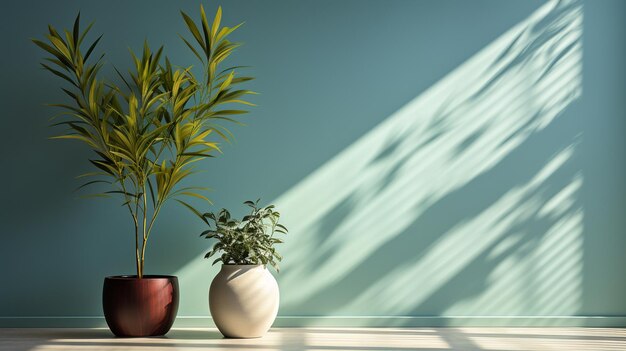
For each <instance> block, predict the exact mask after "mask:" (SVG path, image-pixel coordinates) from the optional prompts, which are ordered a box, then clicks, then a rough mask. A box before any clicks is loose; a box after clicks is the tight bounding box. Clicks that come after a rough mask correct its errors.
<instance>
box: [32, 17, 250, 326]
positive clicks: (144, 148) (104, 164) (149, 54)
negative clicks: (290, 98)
mask: <svg viewBox="0 0 626 351" xmlns="http://www.w3.org/2000/svg"><path fill="white" fill-rule="evenodd" d="M181 14H182V16H183V19H184V21H185V23H186V25H187V27H188V29H189V31H190V32H191V35H192V36H193V40H191V42H195V43H194V44H192V43H191V42H190V41H188V40H187V39H185V38H183V37H182V36H181V38H182V40H183V41H184V42H185V44H186V45H187V46H188V47H189V49H191V51H192V53H193V54H194V55H195V56H196V57H197V58H198V60H199V61H200V63H201V68H202V74H203V76H202V77H196V75H194V70H193V69H192V68H191V67H187V68H175V67H174V66H173V65H172V64H171V63H170V61H169V60H168V59H167V58H166V57H164V55H163V54H162V53H163V48H162V47H161V48H159V49H158V50H157V51H155V52H153V51H152V50H151V49H150V47H149V46H148V44H147V43H145V44H144V47H143V52H142V54H141V55H140V57H137V56H136V55H135V54H133V53H132V52H131V56H132V59H133V66H132V69H131V70H129V72H128V74H127V75H123V74H121V73H120V72H119V71H117V70H116V72H117V74H118V75H119V79H120V80H121V82H122V84H120V85H116V84H114V83H113V82H112V81H111V80H106V81H105V79H103V78H101V75H100V72H101V68H102V67H103V66H104V62H103V61H102V57H103V56H104V55H101V56H99V57H98V56H96V55H95V52H94V50H95V48H96V46H97V45H98V43H99V41H100V39H101V37H102V36H100V37H98V38H97V39H96V40H95V41H93V42H91V43H90V44H89V45H88V46H87V45H86V44H85V37H86V35H87V33H88V32H89V30H90V28H91V25H89V26H88V27H87V28H86V29H85V30H84V31H81V29H80V14H79V15H78V16H77V17H76V20H75V22H74V26H73V29H72V30H71V31H70V30H65V31H64V32H63V33H59V32H58V31H57V30H56V29H55V28H54V27H52V26H48V31H49V34H48V35H46V39H47V42H45V41H41V40H37V39H33V42H34V43H35V44H36V45H37V46H39V47H40V48H42V49H43V50H45V51H46V52H47V53H48V54H50V55H51V56H50V57H48V58H46V59H45V61H44V62H43V63H42V66H43V68H45V69H46V70H47V71H49V72H51V73H52V74H54V75H55V76H57V77H59V78H61V79H63V80H64V82H65V83H66V86H65V87H63V88H62V89H63V91H64V92H65V94H67V96H68V97H69V102H65V103H60V104H53V105H52V106H56V107H59V108H61V109H62V110H63V113H61V116H63V118H64V119H63V120H62V121H60V122H58V123H55V125H60V126H65V127H67V129H68V130H67V132H66V133H64V134H62V135H60V136H56V137H54V138H53V139H72V140H78V141H81V142H83V143H84V144H86V145H87V146H88V147H89V148H91V149H92V150H93V151H94V154H95V155H94V157H93V158H92V159H90V160H89V161H90V162H91V164H92V165H93V166H94V167H95V168H96V170H95V172H90V173H87V174H83V175H81V176H80V177H81V178H82V177H85V178H86V179H87V182H86V183H84V184H83V185H82V186H81V187H84V186H87V185H93V184H106V187H107V189H106V190H104V191H101V192H99V193H97V194H92V195H91V196H97V197H112V196H118V198H121V202H122V206H124V207H125V208H126V209H128V213H129V215H130V218H131V220H132V223H133V225H134V235H135V258H134V262H135V268H136V275H126V276H112V277H106V278H105V280H104V287H103V309H104V315H105V318H106V321H107V324H108V325H109V327H110V329H111V331H112V332H113V333H114V334H115V335H118V336H153V335H163V334H165V333H167V332H168V330H169V329H170V327H171V326H172V324H173V322H174V319H175V318H176V313H177V310H178V281H177V278H176V277H174V276H165V275H159V276H156V275H146V274H144V272H145V253H146V245H147V243H148V239H149V238H150V234H151V233H152V230H153V227H154V225H155V223H156V219H157V217H158V215H159V213H160V211H161V209H162V208H163V205H164V204H165V203H166V202H168V200H170V199H175V200H177V201H178V202H180V203H181V204H183V205H184V206H185V207H187V208H189V209H191V210H192V211H193V212H194V213H198V212H197V211H196V210H195V209H194V208H193V207H192V205H190V204H189V203H187V202H185V201H183V200H182V199H181V197H185V196H187V197H193V198H199V199H201V200H204V201H208V202H210V201H209V199H208V198H207V197H206V196H205V195H202V192H203V191H204V190H206V189H205V188H202V187H196V186H182V185H181V182H182V181H183V180H186V179H187V178H188V177H189V176H190V175H191V174H193V173H194V169H193V166H194V164H195V162H197V161H200V160H203V159H205V158H209V157H214V153H215V152H216V151H220V149H219V146H218V143H217V140H215V138H214V136H215V135H218V136H219V137H221V138H223V139H225V140H228V139H229V138H230V137H231V136H232V134H231V133H230V132H229V131H228V130H227V129H226V128H224V127H223V126H221V125H219V124H217V123H216V122H218V121H235V120H233V119H232V116H233V115H237V114H241V113H246V112H247V111H246V110H243V109H233V107H232V106H234V105H241V104H244V105H252V104H250V103H249V102H247V101H245V100H243V98H244V97H245V96H246V95H248V94H252V92H251V91H249V90H242V89H236V88H235V86H236V85H237V84H239V83H242V82H245V81H248V80H250V79H252V78H250V77H243V76H238V75H237V74H236V73H235V68H236V67H228V68H226V69H220V68H221V67H220V66H221V65H222V63H223V61H224V60H225V59H226V58H227V57H228V56H229V55H231V54H232V52H233V50H234V49H235V48H237V46H239V44H238V43H233V42H230V41H229V40H227V39H226V38H227V36H228V35H229V34H231V33H232V32H233V31H234V30H235V29H237V28H238V27H239V26H235V27H230V28H229V27H220V21H221V14H222V12H221V8H218V10H217V13H216V15H215V18H214V20H213V22H212V24H211V25H209V23H208V22H207V18H206V15H205V12H204V9H203V8H202V6H200V15H201V20H200V26H197V25H196V24H195V23H194V21H193V20H192V19H191V18H190V17H189V16H188V15H187V14H185V13H184V12H181ZM198 27H200V28H201V29H199V28H198ZM224 105H225V106H226V107H225V106H224Z"/></svg>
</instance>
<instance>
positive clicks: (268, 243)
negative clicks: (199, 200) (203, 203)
mask: <svg viewBox="0 0 626 351" xmlns="http://www.w3.org/2000/svg"><path fill="white" fill-rule="evenodd" d="M244 204H245V205H248V206H249V207H251V209H252V210H251V212H250V214H248V215H246V216H244V217H243V218H242V219H241V220H238V219H235V218H232V217H231V215H230V212H228V210H226V209H224V208H223V209H221V210H220V211H219V212H218V213H217V214H215V213H205V214H203V215H202V216H201V218H202V219H203V220H204V222H205V223H206V224H207V225H208V226H209V229H208V230H205V231H204V232H202V234H200V236H203V237H205V238H206V239H216V240H217V243H215V245H213V248H212V249H211V250H210V251H209V252H207V254H206V255H205V256H204V258H210V257H212V256H214V255H215V254H217V253H219V252H221V253H222V254H221V256H220V257H218V258H217V259H215V260H214V261H213V264H216V263H217V262H222V263H223V264H233V265H259V264H262V265H268V264H269V265H271V266H272V267H274V268H275V269H276V271H277V272H278V271H279V267H278V262H280V261H281V260H282V256H281V255H280V254H279V253H278V252H277V251H276V249H275V248H274V245H276V244H280V243H282V242H283V241H282V240H281V239H279V238H275V237H274V234H275V233H280V234H287V232H288V230H287V228H286V227H285V226H284V225H282V224H280V223H278V220H279V218H280V213H279V212H278V211H276V210H275V209H274V205H269V206H266V207H259V200H256V201H255V202H252V201H246V202H244Z"/></svg>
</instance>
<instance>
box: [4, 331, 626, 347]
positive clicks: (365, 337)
mask: <svg viewBox="0 0 626 351" xmlns="http://www.w3.org/2000/svg"><path fill="white" fill-rule="evenodd" d="M0 350H2V351H5V350H6V351H8V350H11V351H44V350H67V351H78V350H81V351H96V350H97V351H109V350H115V351H117V350H152V351H159V350H231V351H232V350H253V351H276V350H294V351H296V350H318V351H331V350H366V351H370V350H392V351H394V350H463V351H475V350H499V351H534V350H538V351H549V350H581V351H582V350H585V351H596V350H626V329H622V328H275V329H272V330H271V331H270V332H269V333H268V334H267V335H266V336H265V337H263V338H260V339H225V338H223V337H222V335H221V334H220V333H219V332H218V331H217V330H216V329H196V328H189V329H174V330H172V331H170V332H169V333H168V334H167V336H166V337H157V338H115V337H113V336H112V335H111V333H110V332H109V331H108V330H107V329H8V328H7V329H0Z"/></svg>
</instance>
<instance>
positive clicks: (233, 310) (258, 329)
mask: <svg viewBox="0 0 626 351" xmlns="http://www.w3.org/2000/svg"><path fill="white" fill-rule="evenodd" d="M279 298H280V296H279V292H278V283H276V279H274V276H272V274H271V273H270V272H269V271H268V270H267V268H266V267H265V266H263V265H226V264H225V265H222V269H221V270H220V272H219V273H218V274H217V275H216V276H215V278H214V279H213V282H212V283H211V287H210V288H209V310H210V311H211V317H213V321H214V322H215V325H216V326H217V328H218V329H219V330H220V332H221V333H222V334H224V336H226V337H229V338H259V337H261V336H263V335H265V333H267V331H268V330H269V329H270V327H271V326H272V323H274V320H275V319H276V315H277V314H278V301H279Z"/></svg>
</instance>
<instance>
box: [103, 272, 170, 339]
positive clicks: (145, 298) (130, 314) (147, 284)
mask: <svg viewBox="0 0 626 351" xmlns="http://www.w3.org/2000/svg"><path fill="white" fill-rule="evenodd" d="M102 307H103V309H104V317H105V319H106V321H107V324H108V325H109V329H111V331H112V332H113V334H115V335H117V336H159V335H164V334H165V333H167V332H168V331H169V330H170V328H171V327H172V324H174V320H175V319H176V313H177V312H178V278H176V277H174V276H169V275H144V276H143V278H141V279H139V278H137V276H133V275H128V276H113V277H106V278H104V287H103V289H102Z"/></svg>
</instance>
